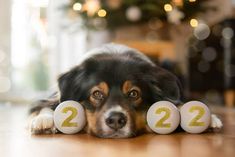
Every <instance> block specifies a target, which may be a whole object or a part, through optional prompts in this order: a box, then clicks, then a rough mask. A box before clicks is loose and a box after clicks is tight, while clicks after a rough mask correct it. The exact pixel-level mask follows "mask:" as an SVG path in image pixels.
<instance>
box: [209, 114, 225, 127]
mask: <svg viewBox="0 0 235 157" xmlns="http://www.w3.org/2000/svg"><path fill="white" fill-rule="evenodd" d="M210 127H211V128H212V129H221V128H222V127H223V123H222V121H221V120H220V119H219V118H218V117H217V116H216V115H215V114H211V124H210Z"/></svg>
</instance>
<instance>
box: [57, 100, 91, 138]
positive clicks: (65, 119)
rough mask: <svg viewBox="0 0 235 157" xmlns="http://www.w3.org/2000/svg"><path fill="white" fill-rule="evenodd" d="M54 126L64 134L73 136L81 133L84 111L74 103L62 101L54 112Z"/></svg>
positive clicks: (78, 104) (79, 105)
mask: <svg viewBox="0 0 235 157" xmlns="http://www.w3.org/2000/svg"><path fill="white" fill-rule="evenodd" d="M54 124H55V126H56V128H57V129H58V130H59V131H61V132H62V133H65V134H75V133H77V132H79V131H81V130H82V129H83V128H84V126H85V124H86V118H85V111H84V109H83V106H82V105H81V104H80V103H78V102H76V101H64V102H62V103H60V104H59V105H58V106H57V108H56V109H55V111H54Z"/></svg>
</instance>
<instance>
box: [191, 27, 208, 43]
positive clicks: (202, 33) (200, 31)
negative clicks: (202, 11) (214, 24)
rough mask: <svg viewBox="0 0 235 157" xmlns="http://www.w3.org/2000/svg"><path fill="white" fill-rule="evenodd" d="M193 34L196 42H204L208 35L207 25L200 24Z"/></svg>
mask: <svg viewBox="0 0 235 157" xmlns="http://www.w3.org/2000/svg"><path fill="white" fill-rule="evenodd" d="M193 34H194V36H195V37H196V38H197V39H198V40H204V39H206V38H207V37H208V36H209V35H210V28H209V26H208V25H207V24H204V23H200V24H198V26H197V27H196V28H195V29H194V32H193Z"/></svg>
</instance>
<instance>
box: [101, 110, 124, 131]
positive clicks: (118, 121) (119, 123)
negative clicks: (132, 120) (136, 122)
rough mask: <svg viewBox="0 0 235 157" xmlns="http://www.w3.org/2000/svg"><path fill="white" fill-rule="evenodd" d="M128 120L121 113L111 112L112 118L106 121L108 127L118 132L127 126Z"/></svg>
mask: <svg viewBox="0 0 235 157" xmlns="http://www.w3.org/2000/svg"><path fill="white" fill-rule="evenodd" d="M126 122H127V118H126V116H125V115H124V114H123V113H121V112H111V113H110V116H109V117H108V118H107V119H106V120H105V123H106V125H108V126H109V127H110V128H112V129H115V130H118V129H121V128H122V127H124V126H125V125H126Z"/></svg>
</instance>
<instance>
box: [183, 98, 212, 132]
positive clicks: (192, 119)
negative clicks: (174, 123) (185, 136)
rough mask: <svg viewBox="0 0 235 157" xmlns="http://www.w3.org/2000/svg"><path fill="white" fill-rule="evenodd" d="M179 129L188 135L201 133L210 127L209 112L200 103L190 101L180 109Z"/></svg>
mask: <svg viewBox="0 0 235 157" xmlns="http://www.w3.org/2000/svg"><path fill="white" fill-rule="evenodd" d="M180 115H181V123H180V125H181V127H182V129H184V130H185V131H186V132H189V133H195V134H196V133H201V132H203V131H205V130H206V129H207V128H208V127H209V125H210V117H211V116H210V115H211V114H210V110H209V108H208V107H207V106H206V105H205V104H203V103H202V102H200V101H190V102H187V103H186V104H184V105H183V106H182V107H181V109H180Z"/></svg>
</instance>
